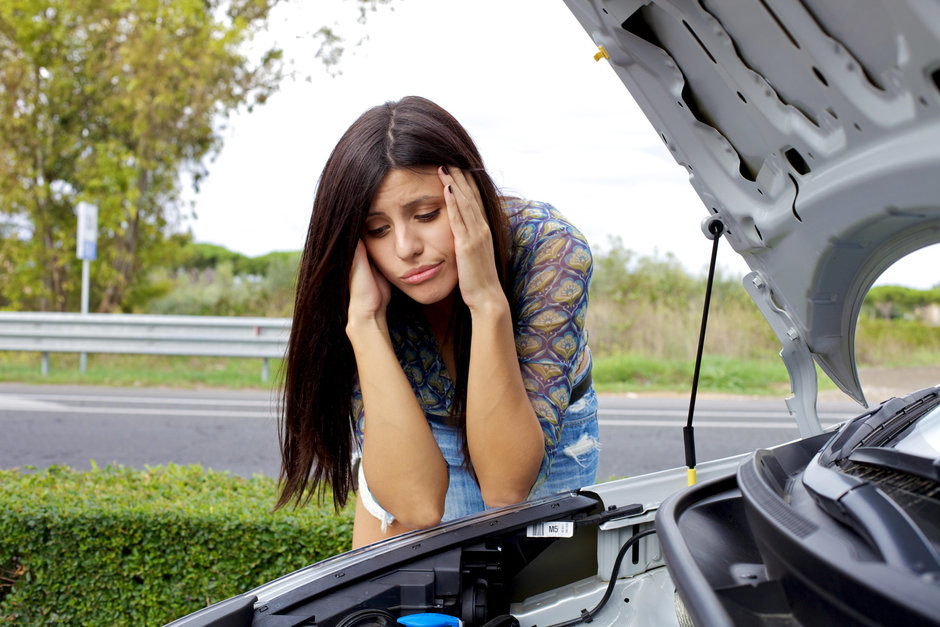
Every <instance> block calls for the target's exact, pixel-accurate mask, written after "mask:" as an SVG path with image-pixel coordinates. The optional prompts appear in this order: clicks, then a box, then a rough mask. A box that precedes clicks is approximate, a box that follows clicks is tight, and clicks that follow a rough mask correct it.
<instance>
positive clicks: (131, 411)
mask: <svg viewBox="0 0 940 627" xmlns="http://www.w3.org/2000/svg"><path fill="white" fill-rule="evenodd" d="M2 412H35V413H45V414H119V415H128V416H197V417H206V418H273V417H274V414H273V413H272V412H263V413H262V412H249V411H222V410H220V411H212V410H211V409H194V410H185V409H167V408H162V407H154V408H144V407H57V408H55V409H42V408H39V407H22V408H19V407H18V408H13V409H8V408H6V407H0V413H2Z"/></svg>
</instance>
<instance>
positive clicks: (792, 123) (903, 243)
mask: <svg viewBox="0 0 940 627" xmlns="http://www.w3.org/2000/svg"><path fill="white" fill-rule="evenodd" d="M566 1H567V4H568V6H569V8H570V9H571V11H572V12H573V13H574V14H575V15H576V17H577V18H578V20H579V21H580V22H581V24H582V25H583V26H584V29H585V30H586V31H587V34H588V36H590V37H591V38H592V39H593V40H594V42H595V43H596V44H597V45H598V47H599V54H601V55H602V56H606V57H607V59H608V62H609V63H610V65H611V66H612V68H613V70H614V71H615V72H616V73H617V74H618V75H619V76H620V78H621V79H622V80H623V83H624V84H625V85H626V87H627V89H629V90H630V92H631V93H632V94H633V96H634V97H635V99H636V100H637V102H638V103H639V104H640V107H641V108H642V109H643V111H644V112H645V113H646V115H647V116H648V117H649V119H650V121H651V122H652V125H653V127H654V128H655V131H656V132H657V133H658V134H659V135H660V136H661V138H662V139H663V141H664V142H665V143H666V145H667V146H668V148H669V150H670V151H671V152H672V153H673V155H674V156H675V159H676V161H677V162H679V163H680V164H681V165H682V166H684V167H685V168H686V169H687V170H688V173H689V179H690V181H691V184H692V186H693V187H694V188H695V190H696V191H697V192H698V194H699V196H700V197H701V199H702V201H703V202H704V204H705V207H706V209H707V213H706V212H703V219H704V220H703V231H704V232H705V233H706V235H707V236H709V237H711V238H713V239H714V238H717V237H724V238H726V239H727V240H728V241H729V242H730V244H731V246H732V247H733V248H734V249H735V251H737V253H739V254H740V255H741V256H742V257H743V258H744V259H745V261H746V262H747V264H748V266H749V267H750V269H751V272H750V273H749V274H748V275H747V276H746V277H745V278H744V285H745V287H746V289H747V290H748V292H749V293H750V294H751V296H752V297H753V299H754V302H755V303H756V305H757V307H758V308H759V309H760V310H761V312H763V314H764V316H765V317H766V318H767V321H768V322H769V324H770V325H771V327H772V328H773V330H774V331H775V332H776V334H777V337H778V338H779V339H780V342H781V345H782V350H781V356H782V358H783V360H784V362H785V363H786V366H787V369H788V372H789V375H790V380H791V384H792V386H791V387H792V392H793V396H792V398H790V399H788V400H787V404H788V407H789V408H790V412H791V414H792V415H793V417H794V419H795V421H796V422H797V424H798V426H799V429H800V433H801V436H802V438H803V439H801V440H798V441H796V442H792V443H789V444H785V445H782V446H779V447H775V448H773V449H768V450H760V451H757V452H755V453H752V454H748V455H744V456H739V457H736V458H733V459H724V460H718V461H711V462H705V463H701V464H696V472H697V478H698V483H697V484H696V485H695V486H693V487H691V488H687V487H686V486H687V474H688V472H687V469H685V468H677V469H675V470H669V471H663V472H658V473H655V474H651V475H645V476H639V477H634V478H630V479H624V480H620V481H613V482H610V483H604V484H600V485H596V486H592V487H589V488H585V489H583V490H580V491H578V492H576V493H566V494H560V495H557V496H555V497H551V498H547V499H543V500H539V501H533V502H528V503H522V504H519V505H514V506H510V507H506V508H503V509H499V510H495V511H490V512H486V513H482V514H479V515H475V516H470V517H467V518H463V519H460V520H456V521H453V522H450V523H446V524H443V525H440V526H439V527H436V528H433V529H428V530H424V531H418V532H413V533H409V534H407V535H404V536H400V537H397V538H393V539H390V540H387V541H384V542H381V543H379V544H377V545H374V546H371V547H366V548H363V549H359V550H355V551H351V552H349V553H346V554H343V555H339V556H337V557H334V558H331V559H328V560H325V561H323V562H320V563H318V564H314V565H312V566H309V567H307V568H304V569H302V570H299V571H297V572H295V573H293V574H290V575H287V576H285V577H283V578H281V579H278V580H276V581H274V582H271V583H269V584H266V585H264V586H261V587H259V588H258V589H256V590H252V591H250V592H247V593H245V594H243V595H240V596H238V597H235V598H233V599H230V600H228V601H224V602H222V603H219V604H217V605H214V606H211V607H209V608H206V609H204V610H202V611H200V612H197V613H195V614H193V615H190V616H188V617H185V618H182V619H180V620H179V621H177V622H176V623H173V624H174V625H179V626H183V625H187V626H190V625H223V624H224V625H272V626H282V625H319V626H321V627H327V626H337V627H354V626H366V625H392V624H395V623H396V621H399V620H401V622H402V623H405V624H426V625H441V624H457V623H458V622H462V624H463V625H467V626H471V625H474V626H476V625H492V626H495V625H516V624H519V625H523V626H536V625H537V626H539V627H545V626H547V625H575V624H579V623H582V622H585V623H587V622H593V623H594V624H597V625H669V624H689V623H694V624H698V625H723V624H742V625H755V624H773V625H799V624H837V625H854V624H860V625H864V624H899V625H901V624H903V625H913V624H940V500H938V499H940V483H938V479H940V409H938V407H940V388H929V389H926V390H922V391H919V392H916V393H912V394H911V395H910V396H907V397H905V398H894V399H890V400H887V401H885V402H884V403H882V404H880V405H876V406H873V408H872V409H870V410H869V411H867V412H865V413H864V414H862V416H860V417H859V418H857V419H855V420H851V421H848V422H847V423H845V424H844V425H842V426H841V427H840V428H839V429H838V430H835V431H832V432H824V431H823V429H822V428H821V426H820V422H819V419H818V417H817V415H816V396H817V388H816V370H815V365H816V364H818V365H819V367H820V368H821V369H822V370H823V371H824V372H825V374H826V375H828V376H829V377H830V378H831V379H832V380H833V381H834V382H835V383H836V384H837V385H838V386H839V388H841V389H842V390H843V391H844V392H845V393H846V394H847V395H849V396H850V397H852V398H854V399H856V400H857V401H858V402H859V403H860V404H862V405H865V403H866V400H865V397H864V395H863V390H862V388H861V384H860V382H859V378H858V374H857V371H856V367H855V354H854V337H855V333H854V330H855V324H856V320H857V318H858V314H859V310H860V307H861V304H862V301H863V299H864V297H865V295H866V293H867V292H868V289H869V288H870V287H871V285H872V283H873V282H874V281H875V279H876V278H877V277H878V276H879V275H880V274H881V273H882V272H883V271H884V270H885V269H886V268H888V267H889V266H890V265H891V264H892V263H894V262H895V261H897V260H898V259H900V258H901V257H903V256H905V255H907V254H909V253H910V252H912V251H915V250H917V249H919V248H922V247H924V246H927V245H930V244H934V243H937V242H938V241H940V2H937V0H838V1H837V0H802V1H797V0H746V1H745V0H702V1H699V2H693V1H692V0H651V1H643V0H609V1H605V0H566ZM692 463H694V460H693V462H692ZM416 621H418V622H416ZM420 621H424V622H420Z"/></svg>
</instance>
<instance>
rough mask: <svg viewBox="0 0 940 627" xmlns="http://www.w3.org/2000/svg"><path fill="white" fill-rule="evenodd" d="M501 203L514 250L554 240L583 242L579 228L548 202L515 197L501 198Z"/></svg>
mask: <svg viewBox="0 0 940 627" xmlns="http://www.w3.org/2000/svg"><path fill="white" fill-rule="evenodd" d="M502 202H503V210H504V211H505V212H506V216H507V217H508V219H509V226H510V229H511V230H512V239H513V244H514V246H516V247H523V248H528V247H531V246H534V245H536V244H538V243H540V242H545V240H546V238H551V237H553V236H561V237H566V238H568V237H571V238H574V239H576V240H581V241H584V236H583V235H582V234H581V232H580V231H579V230H578V228H577V227H576V226H575V225H574V224H572V223H571V221H570V220H568V219H567V218H566V217H565V216H564V215H563V214H562V213H561V212H560V211H559V210H558V209H556V208H555V207H553V206H552V205H550V204H549V203H547V202H541V201H538V200H527V199H524V198H517V197H504V198H503V199H502ZM585 243H586V242H585Z"/></svg>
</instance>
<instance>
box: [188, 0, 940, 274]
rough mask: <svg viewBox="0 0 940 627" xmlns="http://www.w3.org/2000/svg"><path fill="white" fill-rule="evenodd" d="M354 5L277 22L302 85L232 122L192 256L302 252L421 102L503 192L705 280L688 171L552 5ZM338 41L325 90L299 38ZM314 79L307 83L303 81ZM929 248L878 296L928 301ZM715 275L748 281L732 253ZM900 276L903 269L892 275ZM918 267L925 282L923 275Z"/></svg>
mask: <svg viewBox="0 0 940 627" xmlns="http://www.w3.org/2000/svg"><path fill="white" fill-rule="evenodd" d="M355 4H356V3H355V2H352V1H349V0H346V1H343V0H314V1H307V0H294V1H293V2H289V3H287V4H283V5H281V6H279V7H278V8H277V9H276V10H275V13H274V15H273V17H272V28H271V36H272V37H274V38H275V40H276V41H277V42H278V44H279V45H280V46H282V47H283V48H284V49H285V51H286V53H287V58H288V59H289V60H291V61H292V62H293V64H294V65H293V69H295V70H296V71H297V73H298V75H299V78H298V80H294V81H286V82H285V83H284V84H283V86H282V88H281V90H280V91H279V92H278V93H277V94H275V95H274V96H273V97H272V98H270V99H269V101H268V102H267V103H266V104H265V105H264V106H262V107H258V108H256V109H255V110H254V112H252V113H251V114H239V115H236V116H234V117H233V118H231V119H230V120H229V121H228V129H227V130H226V131H225V132H224V138H225V145H224V148H223V149H222V151H221V153H220V154H219V156H218V158H217V159H216V160H215V161H214V162H212V163H211V164H210V165H209V177H208V178H207V179H206V180H205V181H204V182H203V184H202V187H201V190H200V192H199V194H198V195H196V196H195V203H196V204H195V212H196V216H197V219H196V220H194V221H192V222H191V226H192V229H193V233H194V235H195V238H196V241H199V242H210V243H215V244H221V245H223V246H225V247H227V248H229V249H232V250H235V251H238V252H241V253H243V254H246V255H249V256H256V255H260V254H264V253H268V252H271V251H275V250H300V249H301V248H302V247H303V243H304V237H305V235H306V229H307V223H308V220H309V217H310V207H311V205H312V202H313V194H314V189H315V187H316V182H317V177H318V176H319V173H320V170H321V169H322V167H323V165H324V163H325V162H326V159H327V157H328V155H329V152H330V150H332V148H333V146H334V145H335V143H336V141H337V140H338V139H339V137H340V135H342V133H343V132H344V131H345V130H346V128H347V127H348V126H349V125H350V124H351V123H352V122H353V121H354V120H355V119H356V118H357V117H358V116H359V115H360V114H361V113H362V112H363V111H365V110H366V109H368V108H369V107H371V106H374V105H376V104H380V103H382V102H385V101H387V100H396V99H398V98H401V97H402V96H406V95H410V94H416V95H421V96H424V97H426V98H430V99H431V100H434V101H435V102H437V103H438V104H440V105H441V106H443V107H444V108H445V109H447V110H448V111H450V112H451V113H452V114H453V115H454V116H455V117H456V118H457V119H458V120H459V121H460V122H461V123H462V124H463V125H464V126H465V127H466V128H467V129H468V130H469V132H470V134H471V135H472V136H473V138H474V140H475V141H476V142H477V144H478V146H479V148H480V152H481V153H482V155H483V158H484V161H485V162H486V165H487V167H488V169H489V170H490V173H491V174H492V175H493V176H494V178H495V180H496V182H497V185H499V186H500V187H501V188H502V189H503V191H504V192H507V193H512V194H515V195H520V196H523V197H526V198H531V199H536V200H543V201H547V202H549V203H551V204H553V205H555V206H556V207H557V208H558V209H559V210H560V211H561V212H562V213H563V214H565V215H566V216H567V217H568V218H569V219H570V220H571V221H572V222H574V223H575V224H576V225H577V226H578V227H579V228H580V229H581V230H582V231H583V232H584V234H585V235H586V236H587V238H588V240H589V241H590V242H591V244H592V246H593V247H594V248H595V249H597V250H601V249H604V248H606V247H607V246H608V241H609V240H608V237H609V236H612V235H616V236H619V237H621V238H622V240H623V242H624V245H625V246H626V247H627V248H629V249H632V250H634V251H636V252H637V253H639V254H644V255H652V254H658V255H660V256H662V255H665V254H666V253H667V252H671V253H674V254H675V255H676V256H677V257H678V258H679V260H680V261H681V262H682V264H683V265H684V266H685V267H686V269H687V270H689V271H692V272H704V270H705V268H706V267H707V263H708V257H709V254H710V246H711V243H710V242H709V241H708V240H707V239H705V237H704V236H703V235H702V232H701V229H700V227H699V223H700V221H701V219H702V218H703V217H705V216H706V215H707V212H706V210H705V208H704V206H703V204H702V202H701V201H700V200H699V198H698V196H697V195H696V194H695V192H694V191H693V189H692V186H691V185H690V184H689V183H688V180H687V177H686V173H685V170H684V169H683V168H681V167H680V166H679V165H678V164H676V162H675V160H674V159H673V158H672V156H671V155H670V154H669V153H668V151H667V150H666V149H665V147H664V146H663V144H662V142H661V140H660V139H659V137H658V136H657V135H656V133H655V132H654V130H653V128H652V126H651V125H650V123H649V122H648V121H647V119H646V118H645V117H644V116H643V115H642V113H640V111H639V108H638V107H637V106H636V104H635V103H634V102H633V100H632V98H631V97H630V95H629V93H628V92H627V90H626V88H625V87H624V86H623V84H622V83H621V82H620V80H619V79H618V78H617V77H616V75H615V74H614V72H613V70H612V69H611V68H610V67H609V66H608V64H607V63H606V61H601V62H595V61H594V58H593V55H594V53H595V52H596V47H595V46H594V44H593V42H592V41H591V39H590V37H589V36H588V35H587V33H585V31H584V30H583V29H582V28H581V26H580V24H579V23H578V22H577V20H575V19H574V17H573V16H572V15H571V13H570V12H569V11H568V9H567V8H566V6H565V4H564V3H563V2H561V0H474V1H473V2H460V3H457V2H442V1H441V0H436V1H434V0H396V1H395V2H393V4H392V5H390V6H385V7H380V8H379V10H378V11H377V12H376V13H373V14H370V15H369V18H368V22H367V24H366V25H365V26H363V27H360V26H358V25H357V24H356V16H357V9H356V7H355ZM322 25H331V26H333V25H335V26H337V30H338V31H339V32H340V33H342V34H344V35H346V36H347V39H348V43H349V44H354V43H355V42H356V41H357V40H358V39H359V37H360V36H361V35H367V36H368V39H367V40H365V41H363V42H362V44H361V45H359V46H350V47H349V48H347V50H346V54H345V55H344V56H343V58H342V61H341V62H340V64H339V66H338V70H339V71H340V72H341V74H340V75H338V76H331V75H330V74H329V73H328V72H327V71H326V70H324V69H323V67H322V64H321V63H320V62H319V61H317V60H315V59H314V58H313V55H314V53H315V52H316V47H317V46H316V44H315V43H314V42H313V40H312V39H311V38H310V37H309V34H310V33H312V32H313V31H315V30H316V29H318V28H319V27H320V26H322ZM305 79H308V80H305ZM936 249H938V247H937V246H934V247H932V249H931V250H930V252H929V253H920V254H919V255H920V258H919V259H918V258H916V256H912V257H909V258H908V259H907V260H903V261H902V262H900V263H899V264H896V266H895V267H894V268H892V269H890V270H889V271H888V273H886V275H885V276H884V277H882V280H881V281H879V282H894V283H902V284H907V285H911V286H914V287H921V288H923V287H929V286H931V285H932V284H933V283H935V282H936V281H937V277H936V273H935V271H934V269H935V268H936V267H938V264H940V251H938V250H936ZM719 264H720V265H721V266H722V267H723V268H724V269H725V270H728V271H730V272H734V273H737V274H744V273H745V272H746V271H747V267H746V266H745V264H744V263H743V261H741V260H740V258H738V257H737V255H736V254H735V253H734V251H733V250H732V249H731V247H730V246H728V245H727V244H723V245H722V246H721V249H720V252H719ZM901 264H904V266H903V267H901ZM925 267H926V268H927V271H925Z"/></svg>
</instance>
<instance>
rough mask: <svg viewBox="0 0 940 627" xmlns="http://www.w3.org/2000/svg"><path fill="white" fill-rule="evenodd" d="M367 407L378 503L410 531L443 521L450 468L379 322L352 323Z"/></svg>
mask: <svg viewBox="0 0 940 627" xmlns="http://www.w3.org/2000/svg"><path fill="white" fill-rule="evenodd" d="M347 335H348V337H349V339H350V342H351V343H352V345H353V352H354V353H355V356H356V364H357V369H358V373H359V385H360V388H361V390H362V402H363V406H364V407H365V426H364V431H365V435H364V438H363V451H362V455H363V460H362V464H363V466H362V468H363V471H364V472H365V475H366V481H367V482H368V485H369V490H370V492H372V495H373V496H374V497H375V499H376V501H378V503H379V504H380V505H381V506H382V507H383V508H384V509H385V510H387V511H388V512H389V513H391V514H392V515H394V516H395V518H396V519H398V520H399V521H400V522H401V523H402V524H404V525H405V526H407V527H413V528H417V527H428V526H431V525H435V524H437V523H438V522H439V521H440V518H441V516H442V515H443V513H444V497H445V495H446V493H447V466H446V463H445V462H444V458H443V456H442V455H441V451H440V448H438V446H437V443H436V442H435V440H434V436H433V435H432V433H431V429H430V427H428V424H427V420H426V418H425V416H424V413H423V411H422V410H421V407H420V405H419V404H418V401H417V399H416V398H415V395H414V391H413V390H412V389H411V385H410V384H409V383H408V379H407V378H406V377H405V373H404V371H402V369H401V365H400V364H399V363H398V359H397V358H396V357H395V353H394V351H393V349H392V344H391V341H390V339H389V336H388V332H387V331H386V330H385V329H384V328H382V326H381V325H378V324H375V323H374V322H362V323H351V324H350V325H349V326H347Z"/></svg>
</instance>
